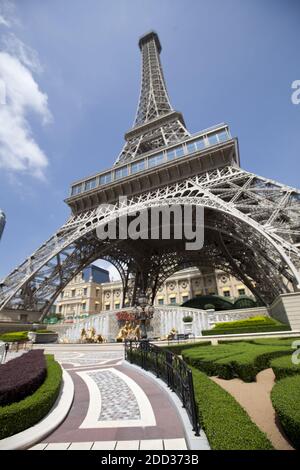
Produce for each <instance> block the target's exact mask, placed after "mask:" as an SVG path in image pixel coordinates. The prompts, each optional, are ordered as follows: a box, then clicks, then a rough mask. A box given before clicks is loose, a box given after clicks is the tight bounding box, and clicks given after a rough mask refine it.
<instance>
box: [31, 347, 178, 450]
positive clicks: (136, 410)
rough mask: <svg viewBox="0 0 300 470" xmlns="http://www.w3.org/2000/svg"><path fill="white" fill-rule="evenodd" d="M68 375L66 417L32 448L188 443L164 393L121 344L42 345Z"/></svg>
mask: <svg viewBox="0 0 300 470" xmlns="http://www.w3.org/2000/svg"><path fill="white" fill-rule="evenodd" d="M45 352H46V353H50V354H55V357H56V359H57V360H58V361H59V362H60V363H61V364H62V366H63V368H64V369H66V370H67V371H68V373H69V374H70V376H71V378H72V380H73V382H74V386H75V395H74V402H73V405H72V407H71V409H70V412H69V414H68V416H67V418H66V419H65V421H64V422H63V423H62V424H61V425H60V426H59V427H58V428H57V429H56V430H55V431H54V432H53V433H51V434H50V435H49V436H47V438H45V439H44V441H43V442H41V443H39V444H37V445H36V446H34V447H33V449H45V450H51V449H54V448H63V449H74V448H77V449H79V448H82V449H95V450H96V449H112V448H113V449H118V450H121V449H145V450H151V449H155V450H156V449H166V450H167V449H170V450H173V449H174V450H175V449H176V450H184V449H186V448H187V446H186V441H185V437H184V429H183V425H182V423H181V420H180V418H179V416H178V412H177V409H176V408H175V406H174V404H173V403H172V402H171V400H170V398H169V396H168V394H167V393H165V392H164V391H163V390H162V389H161V387H160V386H159V385H158V384H156V383H155V380H153V379H151V378H148V377H147V376H145V374H142V373H140V372H139V371H138V370H136V369H133V368H132V367H130V366H129V365H128V364H127V363H126V362H125V361H124V358H123V354H124V353H123V345H103V346H102V347H101V348H99V347H98V348H95V349H93V348H92V347H87V348H84V349H82V348H77V347H76V345H73V348H70V346H69V347H68V348H64V346H63V345H56V347H54V345H53V346H51V347H47V346H45Z"/></svg>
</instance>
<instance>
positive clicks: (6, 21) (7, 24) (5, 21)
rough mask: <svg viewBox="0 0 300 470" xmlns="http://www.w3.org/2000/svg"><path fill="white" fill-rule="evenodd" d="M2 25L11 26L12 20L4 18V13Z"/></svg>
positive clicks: (0, 18) (0, 16)
mask: <svg viewBox="0 0 300 470" xmlns="http://www.w3.org/2000/svg"><path fill="white" fill-rule="evenodd" d="M1 25H2V26H8V27H9V26H10V22H9V21H8V20H7V19H6V18H4V16H3V15H0V26H1Z"/></svg>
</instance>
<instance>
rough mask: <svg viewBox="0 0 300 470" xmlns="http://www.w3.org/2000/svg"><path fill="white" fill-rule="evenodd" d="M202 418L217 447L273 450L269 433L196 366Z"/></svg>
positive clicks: (195, 381) (195, 384) (215, 447)
mask: <svg viewBox="0 0 300 470" xmlns="http://www.w3.org/2000/svg"><path fill="white" fill-rule="evenodd" d="M192 372H193V382H194V389H195V397H196V402H197V405H198V413H199V421H200V424H201V426H202V428H203V430H204V431H205V433H206V436H207V438H208V441H209V443H210V446H211V448H212V449H213V450H271V449H273V446H272V444H271V442H270V441H269V440H268V438H267V436H266V435H265V434H264V433H263V432H262V431H260V429H259V428H258V427H257V426H256V424H254V423H253V422H252V421H251V419H250V417H249V416H248V414H247V413H246V411H245V410H244V409H243V408H242V407H241V406H240V405H239V403H238V402H237V401H236V400H235V399H234V398H233V397H232V396H231V395H230V394H229V393H228V392H226V391H225V390H224V389H222V388H221V387H220V386H219V385H218V384H216V383H214V382H213V381H212V380H211V379H209V378H208V377H207V376H206V375H205V374H204V373H202V372H200V371H199V370H197V369H195V368H192Z"/></svg>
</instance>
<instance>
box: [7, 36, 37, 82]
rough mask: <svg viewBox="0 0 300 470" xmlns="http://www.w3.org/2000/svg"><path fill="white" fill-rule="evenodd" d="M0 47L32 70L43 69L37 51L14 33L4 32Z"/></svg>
mask: <svg viewBox="0 0 300 470" xmlns="http://www.w3.org/2000/svg"><path fill="white" fill-rule="evenodd" d="M2 48H3V50H4V51H5V52H8V53H9V54H10V55H12V56H14V57H16V58H17V59H19V61H20V62H21V63H22V64H23V65H25V67H28V68H29V69H30V70H32V71H33V72H37V73H40V72H42V71H43V68H42V66H41V63H40V61H39V58H38V54H37V52H36V51H35V50H34V49H32V48H31V47H29V46H27V45H26V44H24V42H23V41H21V40H20V39H19V38H17V36H16V35H15V34H14V33H9V34H6V35H5V36H4V37H3V38H2Z"/></svg>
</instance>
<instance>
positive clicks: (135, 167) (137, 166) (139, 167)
mask: <svg viewBox="0 0 300 470" xmlns="http://www.w3.org/2000/svg"><path fill="white" fill-rule="evenodd" d="M144 169H145V160H141V161H140V162H136V163H132V164H131V173H137V172H138V171H143V170H144Z"/></svg>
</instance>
